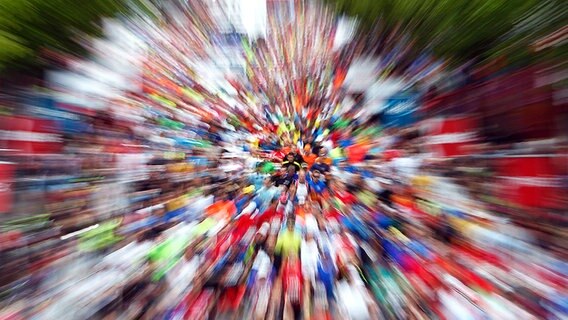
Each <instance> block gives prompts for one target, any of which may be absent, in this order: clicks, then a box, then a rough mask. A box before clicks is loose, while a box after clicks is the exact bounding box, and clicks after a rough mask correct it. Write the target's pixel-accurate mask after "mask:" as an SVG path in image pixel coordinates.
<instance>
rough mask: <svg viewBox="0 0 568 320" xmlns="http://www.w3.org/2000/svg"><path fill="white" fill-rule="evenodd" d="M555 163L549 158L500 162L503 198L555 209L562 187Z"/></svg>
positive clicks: (532, 157)
mask: <svg viewBox="0 0 568 320" xmlns="http://www.w3.org/2000/svg"><path fill="white" fill-rule="evenodd" d="M554 160H555V158H554V157H550V156H513V157H507V158H503V159H500V160H498V168H499V170H500V176H501V181H502V187H501V193H502V194H501V196H502V197H503V198H504V199H506V200H508V201H510V202H513V203H516V204H518V205H521V206H527V207H535V208H537V207H538V208H554V207H556V205H557V204H559V201H557V199H558V198H559V197H560V195H561V191H562V190H561V187H562V186H561V184H560V179H559V175H558V171H557V168H556V167H555V163H554Z"/></svg>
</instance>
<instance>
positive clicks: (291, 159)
mask: <svg viewBox="0 0 568 320" xmlns="http://www.w3.org/2000/svg"><path fill="white" fill-rule="evenodd" d="M294 156H295V153H293V152H288V154H287V155H286V160H288V161H290V162H294Z"/></svg>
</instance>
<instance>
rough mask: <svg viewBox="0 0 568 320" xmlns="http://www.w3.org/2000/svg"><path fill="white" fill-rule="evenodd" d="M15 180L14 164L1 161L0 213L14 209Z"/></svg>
mask: <svg viewBox="0 0 568 320" xmlns="http://www.w3.org/2000/svg"><path fill="white" fill-rule="evenodd" d="M13 182H14V164H13V163H9V162H0V213H6V212H9V211H10V210H12V190H13V188H12V186H13Z"/></svg>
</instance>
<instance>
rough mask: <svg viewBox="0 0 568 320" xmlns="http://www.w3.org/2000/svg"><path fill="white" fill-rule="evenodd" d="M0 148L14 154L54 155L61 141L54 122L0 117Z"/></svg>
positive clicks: (60, 145) (59, 148) (61, 145)
mask: <svg viewBox="0 0 568 320" xmlns="http://www.w3.org/2000/svg"><path fill="white" fill-rule="evenodd" d="M0 146H1V148H2V149H9V150H10V151H11V152H13V153H14V154H55V153H59V152H60V151H61V150H62V148H63V141H62V139H61V136H60V134H59V130H58V128H57V126H56V124H55V122H54V121H51V120H45V119H37V118H28V117H19V116H18V117H0Z"/></svg>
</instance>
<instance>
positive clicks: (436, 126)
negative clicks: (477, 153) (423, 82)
mask: <svg viewBox="0 0 568 320" xmlns="http://www.w3.org/2000/svg"><path fill="white" fill-rule="evenodd" d="M476 131H477V123H476V121H475V120H474V119H473V118H472V117H466V116H462V117H451V118H438V119H432V120H430V122H429V136H430V138H429V139H428V141H427V143H428V145H430V147H431V149H432V152H434V153H435V154H436V155H438V156H440V157H456V156H463V155H467V154H469V153H471V148H470V146H471V145H472V144H473V143H474V142H475V141H476V139H477V136H476Z"/></svg>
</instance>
